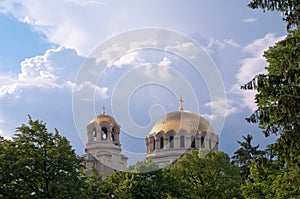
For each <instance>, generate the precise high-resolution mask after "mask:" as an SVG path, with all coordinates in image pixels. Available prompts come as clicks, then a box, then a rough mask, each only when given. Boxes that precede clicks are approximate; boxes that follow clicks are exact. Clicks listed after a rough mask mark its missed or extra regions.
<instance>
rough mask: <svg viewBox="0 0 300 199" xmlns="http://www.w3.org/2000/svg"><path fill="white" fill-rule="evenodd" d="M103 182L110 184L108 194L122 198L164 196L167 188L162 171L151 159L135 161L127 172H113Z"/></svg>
mask: <svg viewBox="0 0 300 199" xmlns="http://www.w3.org/2000/svg"><path fill="white" fill-rule="evenodd" d="M148 171H149V172H148ZM105 182H106V183H107V184H110V185H111V186H112V189H111V190H110V191H111V193H110V194H109V195H110V196H114V197H115V198H122V199H127V198H128V199H132V198H145V199H147V198H166V197H167V190H168V188H169V186H168V182H167V179H166V175H165V173H164V171H163V170H161V169H158V166H157V165H156V164H155V163H153V162H152V161H145V162H137V163H136V164H135V165H134V166H131V167H129V170H128V171H127V172H121V171H117V172H114V173H113V174H112V175H111V176H109V177H107V179H106V180H105Z"/></svg>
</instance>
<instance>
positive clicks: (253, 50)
mask: <svg viewBox="0 0 300 199" xmlns="http://www.w3.org/2000/svg"><path fill="white" fill-rule="evenodd" d="M283 38H284V36H276V35H275V34H271V33H270V34H266V35H265V36H264V37H263V38H260V39H256V40H254V41H253V42H252V43H250V44H248V45H247V46H246V47H244V48H243V53H244V54H245V58H243V59H242V60H241V61H240V68H239V70H238V72H237V74H236V75H235V77H236V80H237V81H236V83H235V84H234V85H233V86H232V88H231V91H232V92H233V93H236V94H238V95H240V96H241V100H242V102H241V103H242V104H241V105H242V106H243V107H248V108H250V109H251V110H252V111H253V110H255V109H256V105H255V103H254V96H255V94H256V91H242V90H241V89H240V87H241V85H243V84H245V83H247V82H248V81H250V80H251V79H252V78H254V77H255V76H256V75H257V74H261V73H266V70H265V67H266V66H267V62H266V60H265V58H264V57H263V54H264V51H266V50H267V49H268V48H269V46H272V45H274V44H275V43H276V42H278V41H280V40H282V39H283Z"/></svg>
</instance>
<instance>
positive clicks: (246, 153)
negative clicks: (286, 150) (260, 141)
mask: <svg viewBox="0 0 300 199" xmlns="http://www.w3.org/2000/svg"><path fill="white" fill-rule="evenodd" d="M252 138H253V137H252V136H251V135H249V134H248V135H247V136H246V137H245V136H243V139H244V142H240V141H238V143H239V144H240V146H241V148H239V149H238V150H237V151H235V152H234V156H232V159H233V163H235V164H237V165H238V166H239V167H240V169H241V176H242V178H243V181H245V180H248V179H249V176H250V166H251V162H252V161H253V160H254V161H255V160H256V158H257V157H258V156H261V155H263V152H262V151H260V150H258V147H259V145H256V146H252V144H251V141H252Z"/></svg>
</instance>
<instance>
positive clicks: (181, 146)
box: [180, 135, 185, 148]
mask: <svg viewBox="0 0 300 199" xmlns="http://www.w3.org/2000/svg"><path fill="white" fill-rule="evenodd" d="M184 142H185V141H184V136H183V135H182V136H180V148H184V147H185V143H184Z"/></svg>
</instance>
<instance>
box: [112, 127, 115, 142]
mask: <svg viewBox="0 0 300 199" xmlns="http://www.w3.org/2000/svg"><path fill="white" fill-rule="evenodd" d="M111 141H113V142H114V141H115V129H114V128H112V130H111Z"/></svg>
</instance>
